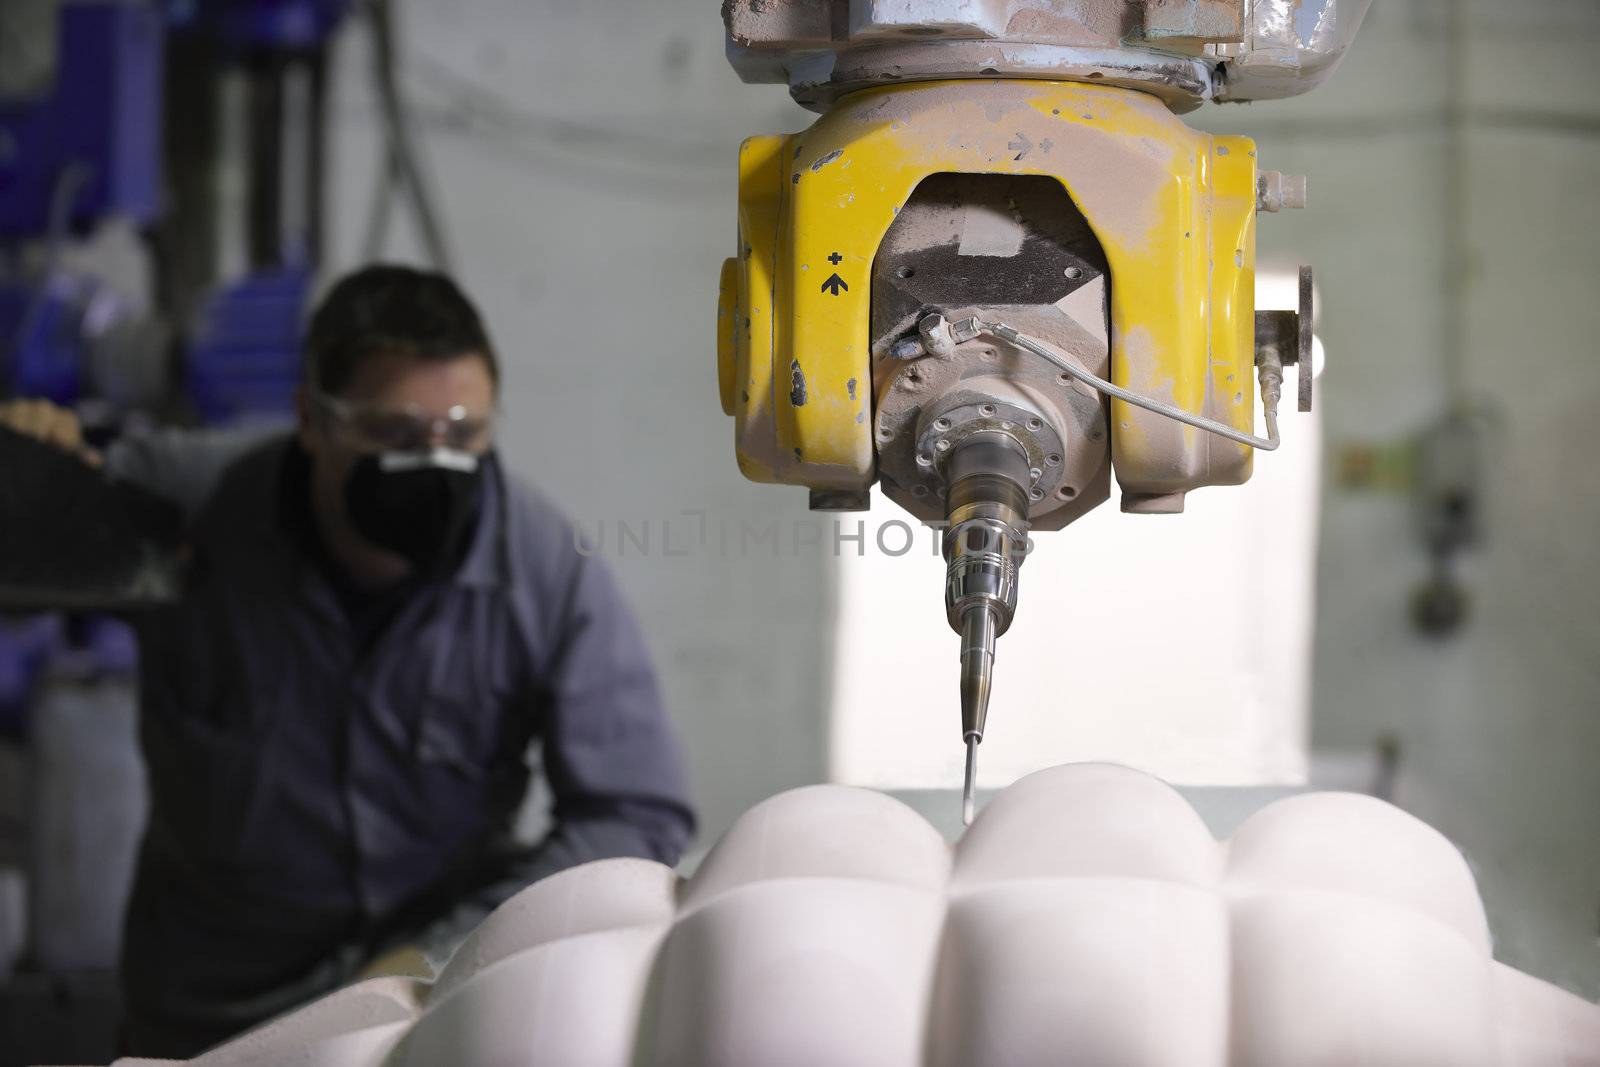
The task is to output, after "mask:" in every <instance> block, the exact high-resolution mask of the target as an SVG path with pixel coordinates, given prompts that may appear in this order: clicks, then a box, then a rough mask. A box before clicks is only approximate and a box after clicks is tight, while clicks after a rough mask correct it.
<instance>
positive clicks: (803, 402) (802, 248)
mask: <svg viewBox="0 0 1600 1067" xmlns="http://www.w3.org/2000/svg"><path fill="white" fill-rule="evenodd" d="M1255 156H1256V153H1255V146H1254V143H1253V142H1252V141H1251V140H1250V139H1249V138H1246V137H1238V136H1221V135H1214V134H1207V133H1201V132H1197V131H1195V130H1192V129H1190V128H1189V127H1187V126H1185V125H1184V124H1183V122H1181V121H1180V120H1179V119H1178V118H1177V117H1176V116H1174V115H1173V114H1172V112H1170V111H1169V110H1168V109H1167V107H1166V105H1165V104H1163V103H1162V101H1160V100H1159V99H1157V98H1156V97H1154V96H1151V95H1148V94H1145V93H1142V92H1139V91H1134V90H1129V89H1124V88H1111V87H1104V86H1099V85H1094V84H1092V83H1077V82H1042V81H1040V82H1034V81H1020V80H976V81H975V80H963V81H947V82H922V83H918V84H913V85H904V86H885V87H880V88H871V89H864V90H862V91H859V92H855V93H851V94H850V95H848V96H845V97H843V98H842V99H840V100H839V101H838V102H837V103H836V104H835V105H834V106H833V107H832V108H831V109H830V110H829V111H828V112H827V113H826V114H825V115H823V116H822V118H821V119H819V120H818V121H817V122H816V123H815V124H814V125H813V126H811V128H810V129H808V130H805V131H804V132H802V133H798V134H792V135H787V136H760V137H751V138H749V139H748V140H746V141H745V142H744V143H743V145H742V146H741V147H740V153H739V248H738V255H737V256H736V257H735V258H733V259H729V260H728V261H727V262H726V263H725V264H724V266H723V272H722V283H721V294H720V299H719V302H718V367H719V378H720V386H721V396H722V406H723V410H724V411H725V412H726V413H728V414H729V415H732V416H733V417H734V419H735V425H736V445H737V451H738V460H739V467H740V469H741V470H742V471H743V472H744V474H745V475H746V476H747V477H749V478H751V479H754V480H757V481H767V482H781V483H786V484H792V485H804V486H808V487H811V488H812V489H815V490H831V491H846V492H850V491H864V490H866V489H867V488H868V487H869V486H870V485H871V484H872V483H873V481H874V480H875V478H876V477H877V469H876V456H875V449H874V435H873V415H874V413H873V410H872V404H873V397H874V393H873V389H872V387H871V383H872V382H873V381H874V367H873V359H874V356H873V340H874V339H873V338H872V337H871V336H870V331H871V309H872V285H871V276H872V270H873V262H874V258H875V256H876V255H877V253H878V249H879V244H880V242H881V241H882V240H883V238H884V235H885V233H886V231H888V229H889V227H890V226H891V224H892V223H893V222H894V220H895V216H896V214H897V213H898V212H899V211H900V209H901V207H902V206H903V205H905V204H906V202H907V200H908V198H910V197H911V196H912V194H913V192H914V190H916V188H917V186H918V184H919V183H920V182H922V181H923V179H925V178H927V177H929V176H930V175H934V174H946V173H954V174H1005V175H1044V176H1047V177H1049V178H1053V179H1054V180H1056V181H1058V182H1059V183H1060V184H1061V186H1062V187H1063V188H1064V189H1065V191H1066V194H1067V195H1068V196H1070V198H1071V200H1072V202H1073V204H1075V205H1076V207H1077V209H1078V211H1080V212H1081V213H1082V215H1083V217H1084V219H1085V220H1086V221H1087V222H1088V225H1089V226H1090V228H1091V229H1092V230H1093V233H1094V236H1095V237H1096V238H1098V240H1099V243H1100V246H1101V248H1102V249H1103V252H1104V256H1105V260H1106V263H1107V264H1108V268H1109V278H1110V285H1109V290H1108V294H1109V295H1108V299H1107V310H1108V317H1109V323H1108V325H1109V345H1110V377H1111V380H1112V381H1114V382H1115V383H1116V384H1118V385H1120V386H1123V387H1124V388H1127V389H1130V390H1133V391H1134V392H1137V393H1141V394H1144V395H1147V396H1150V397H1154V398H1157V399H1160V400H1164V401H1167V402H1169V403H1172V404H1175V405H1177V406H1179V407H1181V408H1183V409H1185V410H1187V411H1190V412H1194V413H1197V414H1201V415H1205V416H1208V417H1210V418H1212V419H1216V420H1219V421H1221V422H1224V423H1226V424H1228V425H1229V426H1232V427H1234V428H1236V429H1238V430H1241V431H1246V432H1249V431H1251V430H1252V428H1253V425H1254V417H1253V415H1254V404H1255V389H1254V382H1253V368H1254V362H1255V337H1254V319H1255V308H1254V269H1255V213H1256V178H1257V174H1256V158H1255ZM880 358H881V353H880ZM1109 425H1110V429H1111V434H1110V441H1109V448H1110V452H1111V461H1112V464H1113V466H1114V470H1115V473H1116V477H1117V481H1118V482H1119V483H1120V485H1121V487H1122V490H1123V494H1124V504H1125V506H1127V505H1129V503H1130V502H1132V503H1135V504H1136V506H1135V507H1133V508H1130V510H1177V509H1178V508H1179V507H1181V499H1182V494H1183V493H1185V492H1187V491H1188V490H1191V489H1195V488H1198V487H1200V486H1205V485H1224V484H1237V483H1239V482H1243V481H1244V480H1246V479H1247V478H1248V477H1249V476H1250V469H1251V468H1250V461H1251V460H1250V452H1251V450H1250V449H1249V448H1248V447H1246V446H1244V445H1241V444H1237V443H1234V442H1232V441H1228V440H1225V439H1223V438H1221V437H1218V436H1217V435H1215V434H1212V433H1208V432H1206V431H1204V430H1201V429H1196V428H1194V427H1190V426H1185V425H1182V424H1180V423H1177V422H1174V421H1172V420H1171V419H1168V418H1164V417H1162V416H1160V415H1157V414H1153V413H1151V412H1148V411H1144V410H1142V409H1140V408H1137V407H1134V406H1132V405H1129V404H1126V403H1124V402H1122V401H1120V400H1113V401H1111V402H1110V410H1109ZM1137 505H1144V506H1137Z"/></svg>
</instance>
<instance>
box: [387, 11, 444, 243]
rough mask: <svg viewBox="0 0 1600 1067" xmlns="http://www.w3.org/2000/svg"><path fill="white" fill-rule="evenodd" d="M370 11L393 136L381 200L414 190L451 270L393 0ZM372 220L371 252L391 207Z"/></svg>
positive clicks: (429, 233)
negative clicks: (421, 155) (404, 76)
mask: <svg viewBox="0 0 1600 1067" xmlns="http://www.w3.org/2000/svg"><path fill="white" fill-rule="evenodd" d="M367 10H368V13H369V15H370V17H371V26H372V51H373V83H374V86H375V87H376V89H377V92H378V103H379V107H380V110H381V111H382V113H383V123H384V129H385V132H386V134H387V139H388V144H387V148H386V152H385V160H384V164H383V171H382V172H381V173H380V175H379V188H378V193H377V196H378V197H379V198H380V200H384V199H386V198H387V196H388V195H389V192H390V190H391V189H393V188H394V187H395V186H396V185H398V186H400V187H401V188H403V189H404V190H405V191H406V192H407V193H408V194H409V197H410V200H411V206H412V209H413V213H414V214H415V216H416V219H417V227H418V229H420V230H421V231H422V243H423V245H424V246H425V247H426V248H427V251H428V258H429V259H430V260H431V261H432V263H433V266H434V267H435V268H436V269H438V270H441V271H444V272H445V273H449V272H450V253H449V249H448V246H447V244H446V241H445V236H444V229H443V227H442V226H441V225H440V224H439V214H438V212H437V211H436V210H435V208H434V202H433V196H432V193H431V192H430V191H429V188H428V183H427V180H426V178H425V177H424V176H423V173H422V166H421V164H420V163H419V161H418V158H417V151H416V146H415V144H414V143H413V140H412V137H411V125H410V115H409V113H408V111H407V109H406V105H405V102H404V100H403V99H402V98H401V95H400V86H399V75H398V71H397V68H398V63H397V62H396V58H395V43H394V12H393V6H392V5H391V3H390V0H370V2H369V4H368V8H367ZM370 222H371V226H370V227H369V230H368V234H367V246H368V249H369V250H370V249H372V248H374V247H375V246H379V245H381V243H382V239H383V238H382V232H381V230H378V229H376V227H380V226H387V223H388V209H387V206H386V205H385V206H381V207H380V206H376V205H375V207H374V210H373V213H372V217H371V220H370Z"/></svg>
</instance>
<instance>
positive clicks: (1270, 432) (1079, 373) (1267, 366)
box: [977, 319, 1283, 452]
mask: <svg viewBox="0 0 1600 1067" xmlns="http://www.w3.org/2000/svg"><path fill="white" fill-rule="evenodd" d="M977 327H978V329H979V330H981V331H982V332H984V333H987V334H990V335H992V336H994V337H998V338H1000V339H1001V340H1003V341H1008V342H1010V343H1011V344H1014V345H1016V346H1018V347H1019V348H1025V349H1027V350H1028V351H1029V352H1032V353H1033V354H1034V355H1036V356H1039V357H1041V358H1043V359H1044V360H1046V361H1047V362H1049V363H1051V364H1053V365H1055V366H1056V367H1059V368H1060V369H1061V372H1062V373H1063V374H1066V375H1068V376H1070V377H1072V378H1074V379H1075V380H1077V381H1080V382H1082V383H1083V384H1084V385H1087V386H1089V387H1090V388H1091V389H1095V390H1097V391H1098V392H1101V393H1104V394H1105V395H1106V396H1109V397H1114V398H1115V399H1117V400H1121V401H1123V402H1124V403H1128V404H1132V405H1133V406H1134V407H1139V408H1143V409H1144V410H1146V411H1153V412H1155V413H1156V414H1157V415H1161V416H1163V417H1165V418H1169V419H1172V420H1173V421H1174V422H1181V423H1183V424H1184V425H1186V426H1193V427H1195V428H1196V429H1199V430H1205V431H1206V432H1208V433H1214V434H1216V435H1217V436H1218V437H1225V438H1227V439H1228V440H1229V441H1233V442H1236V443H1237V444H1241V445H1248V446H1250V447H1251V448H1255V449H1259V450H1261V451H1262V452H1271V451H1273V450H1274V449H1276V448H1277V447H1278V443H1279V442H1278V399H1279V397H1280V396H1281V394H1282V387H1283V363H1282V361H1281V360H1280V359H1279V358H1278V357H1277V355H1276V353H1273V352H1271V351H1270V350H1269V351H1268V353H1267V355H1266V357H1265V358H1264V359H1263V360H1262V362H1261V365H1260V367H1258V368H1257V375H1258V376H1259V377H1260V379H1261V408H1262V414H1263V415H1264V417H1265V420H1266V423H1267V436H1266V437H1264V438H1262V437H1255V436H1253V435H1251V434H1247V433H1245V432H1244V431H1242V430H1236V429H1234V428H1233V427H1232V426H1229V425H1228V424H1227V423H1224V422H1218V421H1217V420H1216V419H1208V418H1206V417H1205V416H1204V415H1196V414H1194V413H1193V412H1189V411H1185V410H1183V409H1182V408H1180V407H1176V406H1174V405H1172V404H1168V403H1165V402H1163V401H1160V400H1156V399H1154V398H1152V397H1148V396H1141V395H1139V394H1138V393H1135V392H1131V391H1130V390H1127V389H1124V388H1122V387H1121V386H1120V385H1116V384H1113V383H1112V382H1108V381H1106V380H1105V379H1104V378H1102V377H1100V376H1099V375H1097V374H1092V373H1090V372H1089V371H1087V370H1085V369H1083V368H1082V367H1080V366H1078V365H1077V364H1076V363H1073V362H1072V361H1071V360H1069V359H1067V358H1066V357H1064V356H1061V355H1058V354H1056V353H1055V352H1052V351H1051V350H1050V349H1048V348H1046V347H1045V346H1044V345H1043V344H1042V343H1040V342H1039V341H1037V340H1035V339H1034V338H1032V337H1029V336H1028V335H1027V334H1025V333H1021V332H1019V331H1017V330H1015V329H1013V328H1012V327H1010V326H1007V325H1006V324H1005V323H1003V322H989V321H986V320H983V319H979V320H977Z"/></svg>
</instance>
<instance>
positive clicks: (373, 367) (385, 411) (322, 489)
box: [300, 352, 494, 530]
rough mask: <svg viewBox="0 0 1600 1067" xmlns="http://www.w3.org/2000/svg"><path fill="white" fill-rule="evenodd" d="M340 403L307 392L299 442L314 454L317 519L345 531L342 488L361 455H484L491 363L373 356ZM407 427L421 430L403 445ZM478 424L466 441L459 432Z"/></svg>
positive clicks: (472, 358)
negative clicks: (430, 450)
mask: <svg viewBox="0 0 1600 1067" xmlns="http://www.w3.org/2000/svg"><path fill="white" fill-rule="evenodd" d="M335 403H336V404H339V405H340V407H339V409H338V410H337V411H334V410H330V409H329V408H328V407H326V406H324V405H323V404H320V403H319V402H318V401H317V399H316V398H315V397H313V396H311V395H309V394H303V395H302V397H301V400H300V443H301V446H302V447H303V448H304V449H305V450H306V452H307V453H308V454H309V455H310V456H311V468H312V473H311V477H312V488H311V498H312V506H313V507H314V508H315V509H316V510H317V512H318V519H319V520H320V521H321V522H322V523H323V524H328V523H332V524H333V525H335V526H337V527H339V528H342V529H345V530H348V529H349V528H350V527H349V519H348V517H347V516H346V514H345V506H344V484H345V481H346V480H347V479H348V478H349V476H350V471H351V469H352V468H353V467H354V466H355V465H356V463H357V461H359V460H360V459H361V457H362V456H363V455H368V454H371V453H373V452H379V451H384V450H396V451H405V450H408V449H420V448H427V447H431V446H445V447H450V448H457V449H460V450H461V451H465V452H473V453H478V454H481V453H483V452H486V451H488V449H489V448H490V446H491V444H492V436H491V433H490V430H489V427H490V425H491V421H490V420H491V418H492V416H493V413H494V379H493V378H492V377H491V376H490V374H489V364H488V361H487V360H485V359H484V357H483V356H481V355H479V354H477V353H475V352H474V353H468V354H465V355H462V356H460V357H459V358H456V359H447V360H424V359H419V358H417V357H414V356H399V355H394V356H376V357H373V358H371V359H368V360H365V361H364V362H363V363H362V364H361V365H360V367H359V368H358V369H357V371H356V375H355V378H354V379H353V380H352V381H351V382H350V385H349V387H348V388H347V389H345V390H344V392H343V393H341V394H340V395H339V396H338V397H337V398H335ZM430 424H431V425H430ZM452 424H454V425H455V426H456V429H452V428H451V426H452ZM408 426H411V427H420V428H422V433H421V436H420V438H418V439H416V440H414V442H412V443H408V442H407V440H406V439H407V436H408V435H407V433H406V427H408ZM474 426H476V427H481V428H482V431H481V432H478V433H469V434H468V435H467V436H466V437H463V436H462V432H461V431H462V429H467V430H469V431H470V430H471V428H473V427H474ZM411 436H413V437H415V436H416V435H411Z"/></svg>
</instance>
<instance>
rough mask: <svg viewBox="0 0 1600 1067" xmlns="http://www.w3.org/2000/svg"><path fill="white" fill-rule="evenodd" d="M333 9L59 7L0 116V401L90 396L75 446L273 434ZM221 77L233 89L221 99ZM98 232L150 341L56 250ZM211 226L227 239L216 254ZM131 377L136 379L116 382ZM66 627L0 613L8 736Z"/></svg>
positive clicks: (312, 223)
mask: <svg viewBox="0 0 1600 1067" xmlns="http://www.w3.org/2000/svg"><path fill="white" fill-rule="evenodd" d="M348 8H349V0H187V2H185V0H164V2H129V0H63V2H61V3H60V4H59V6H58V8H57V18H56V27H57V30H56V42H55V48H54V51H55V55H56V62H55V64H54V72H55V73H54V76H53V77H52V78H51V80H50V83H49V84H48V85H47V86H44V87H42V88H41V90H40V91H38V92H36V93H35V94H33V95H30V96H27V97H14V98H10V99H0V267H3V271H0V399H4V398H6V397H8V396H25V397H44V398H47V399H50V400H52V401H54V402H56V403H58V404H62V405H66V406H75V405H79V406H80V410H85V411H87V408H85V407H81V405H87V404H89V402H91V401H95V402H97V403H95V404H94V405H93V407H94V408H96V409H97V411H98V415H97V416H96V417H95V418H92V419H89V420H88V421H89V422H90V423H91V426H90V429H91V430H103V431H114V430H115V428H116V426H117V425H118V423H119V422H120V421H121V419H122V418H123V417H124V416H126V415H128V414H130V413H132V411H133V410H135V409H142V411H143V413H145V414H147V415H152V416H155V417H157V418H173V417H176V418H179V419H181V420H184V421H196V422H201V423H208V424H218V423H228V422H237V421H241V420H263V419H287V417H288V416H289V414H290V412H291V411H292V399H293V391H294V388H295V385H296V383H297V380H298V374H299V335H300V329H301V321H302V318H303V316H304V311H305V308H306V304H307V301H308V299H309V297H310V294H311V291H312V285H313V278H314V272H315V269H316V266H317V263H318V259H319V256H320V254H321V226H322V216H321V209H320V191H321V186H322V178H323V174H322V151H321V141H322V129H323V111H324V106H325V105H324V96H323V84H324V80H325V78H324V70H325V65H326V64H325V57H326V50H327V44H328V41H329V40H330V38H331V36H332V34H333V32H334V30H335V29H336V28H337V27H338V25H339V24H340V22H341V21H342V20H343V18H344V17H345V15H346V14H347V11H348ZM43 45H44V42H41V46H43ZM225 79H226V80H230V81H231V82H232V83H233V86H234V87H236V91H233V92H232V93H231V94H229V93H224V92H222V91H221V87H222V85H223V82H224V80H225ZM225 96H226V97H230V98H231V99H233V100H234V101H236V102H237V108H236V111H234V112H228V111H226V110H225V107H224V104H223V103H222V99H223V98H224V97H225ZM225 128H226V129H227V130H229V131H234V132H237V131H242V132H243V137H223V136H222V131H223V130H224V129H225ZM230 151H232V152H234V153H235V156H234V157H232V158H230V157H229V156H228V153H229V152H230ZM223 167H228V168H230V169H232V170H235V171H239V172H242V173H243V174H244V176H245V185H246V189H247V195H246V196H245V198H244V200H243V203H242V205H241V204H239V203H237V202H229V203H224V202H223V201H222V200H221V199H220V198H219V196H218V193H217V187H218V185H219V183H218V182H217V181H216V177H217V174H218V171H219V169H220V168H223ZM230 209H231V210H233V211H235V212H238V211H240V210H241V209H242V212H243V214H244V216H245V217H244V218H242V219H228V218H227V217H226V213H227V211H229V210H230ZM113 219H118V220H122V221H123V222H125V223H126V224H128V225H130V226H131V227H132V228H133V230H134V231H135V232H136V233H137V234H138V235H139V241H138V243H139V245H140V246H141V247H142V248H143V251H144V259H145V261H146V264H147V266H148V275H149V278H150V280H151V282H152V283H153V284H152V286H151V287H152V288H153V290H154V296H155V301H154V307H153V308H151V309H149V310H148V311H146V312H144V316H145V318H146V319H148V320H149V321H148V322H145V323H142V324H138V325H142V326H144V327H148V328H142V329H125V330H122V331H121V333H118V334H115V335H114V337H115V341H116V343H115V344H114V345H112V344H109V343H108V342H107V337H108V323H109V322H112V321H113V320H115V319H116V317H117V316H118V315H122V316H124V318H126V317H128V316H129V315H131V314H132V313H131V312H130V311H128V309H127V307H126V302H125V301H124V302H122V306H120V307H119V302H118V300H117V299H116V298H115V290H116V285H115V284H114V281H115V280H114V279H109V278H104V277H98V276H96V274H95V273H94V271H93V268H92V267H90V268H88V269H85V268H84V267H83V266H82V265H81V264H82V261H83V258H84V257H82V256H78V257H75V261H76V263H75V265H74V266H71V267H69V266H68V265H67V262H66V257H65V255H64V253H65V252H66V250H67V248H68V246H69V244H71V243H73V242H75V241H77V240H80V239H82V238H85V237H88V236H89V235H91V234H93V233H94V232H95V231H96V229H97V228H98V227H100V226H101V225H102V224H103V223H105V222H107V221H109V220H113ZM225 230H226V231H228V232H232V233H242V234H243V235H244V241H243V244H244V247H243V248H242V249H238V248H236V249H234V250H233V255H232V256H231V257H228V256H225V255H224V254H223V252H222V250H221V245H222V236H221V235H222V234H223V232H224V231H225ZM225 259H229V260H230V261H231V265H230V266H227V267H225V266H224V260H225ZM225 273H227V274H231V275H232V276H231V277H225V276H224V274H225ZM122 325H127V324H126V323H125V322H124V323H122ZM134 365H139V366H142V367H144V368H147V369H148V370H147V372H144V373H142V374H139V373H135V374H132V375H131V376H130V374H129V373H128V369H129V368H130V367H132V366H134ZM130 377H131V378H132V379H134V380H137V381H139V382H140V383H142V388H130V387H129V386H127V384H126V383H127V381H129V380H130ZM96 423H97V424H98V425H94V424H96ZM8 602H9V601H8ZM91 629H92V627H91ZM80 632H86V631H84V624H79V623H74V624H73V625H70V626H69V625H66V624H64V623H63V622H62V620H61V619H59V618H55V617H35V618H28V619H22V620H12V621H7V620H5V619H4V618H3V617H0V733H11V734H13V735H17V734H25V733H26V730H27V715H26V711H27V707H28V694H29V693H30V692H31V690H32V688H33V685H34V683H35V680H36V679H37V678H38V677H39V676H40V674H41V672H42V671H44V670H45V669H46V668H47V667H48V666H49V664H51V663H52V662H58V661H59V660H60V657H61V656H63V655H66V654H68V653H69V650H72V649H79V650H80V651H78V652H75V653H72V654H74V655H77V656H78V657H79V658H80V659H81V658H82V654H83V653H82V651H81V649H82V648H83V642H82V641H81V640H79V639H78V638H77V637H75V636H74V635H75V634H79V633H80ZM96 647H97V646H96Z"/></svg>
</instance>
